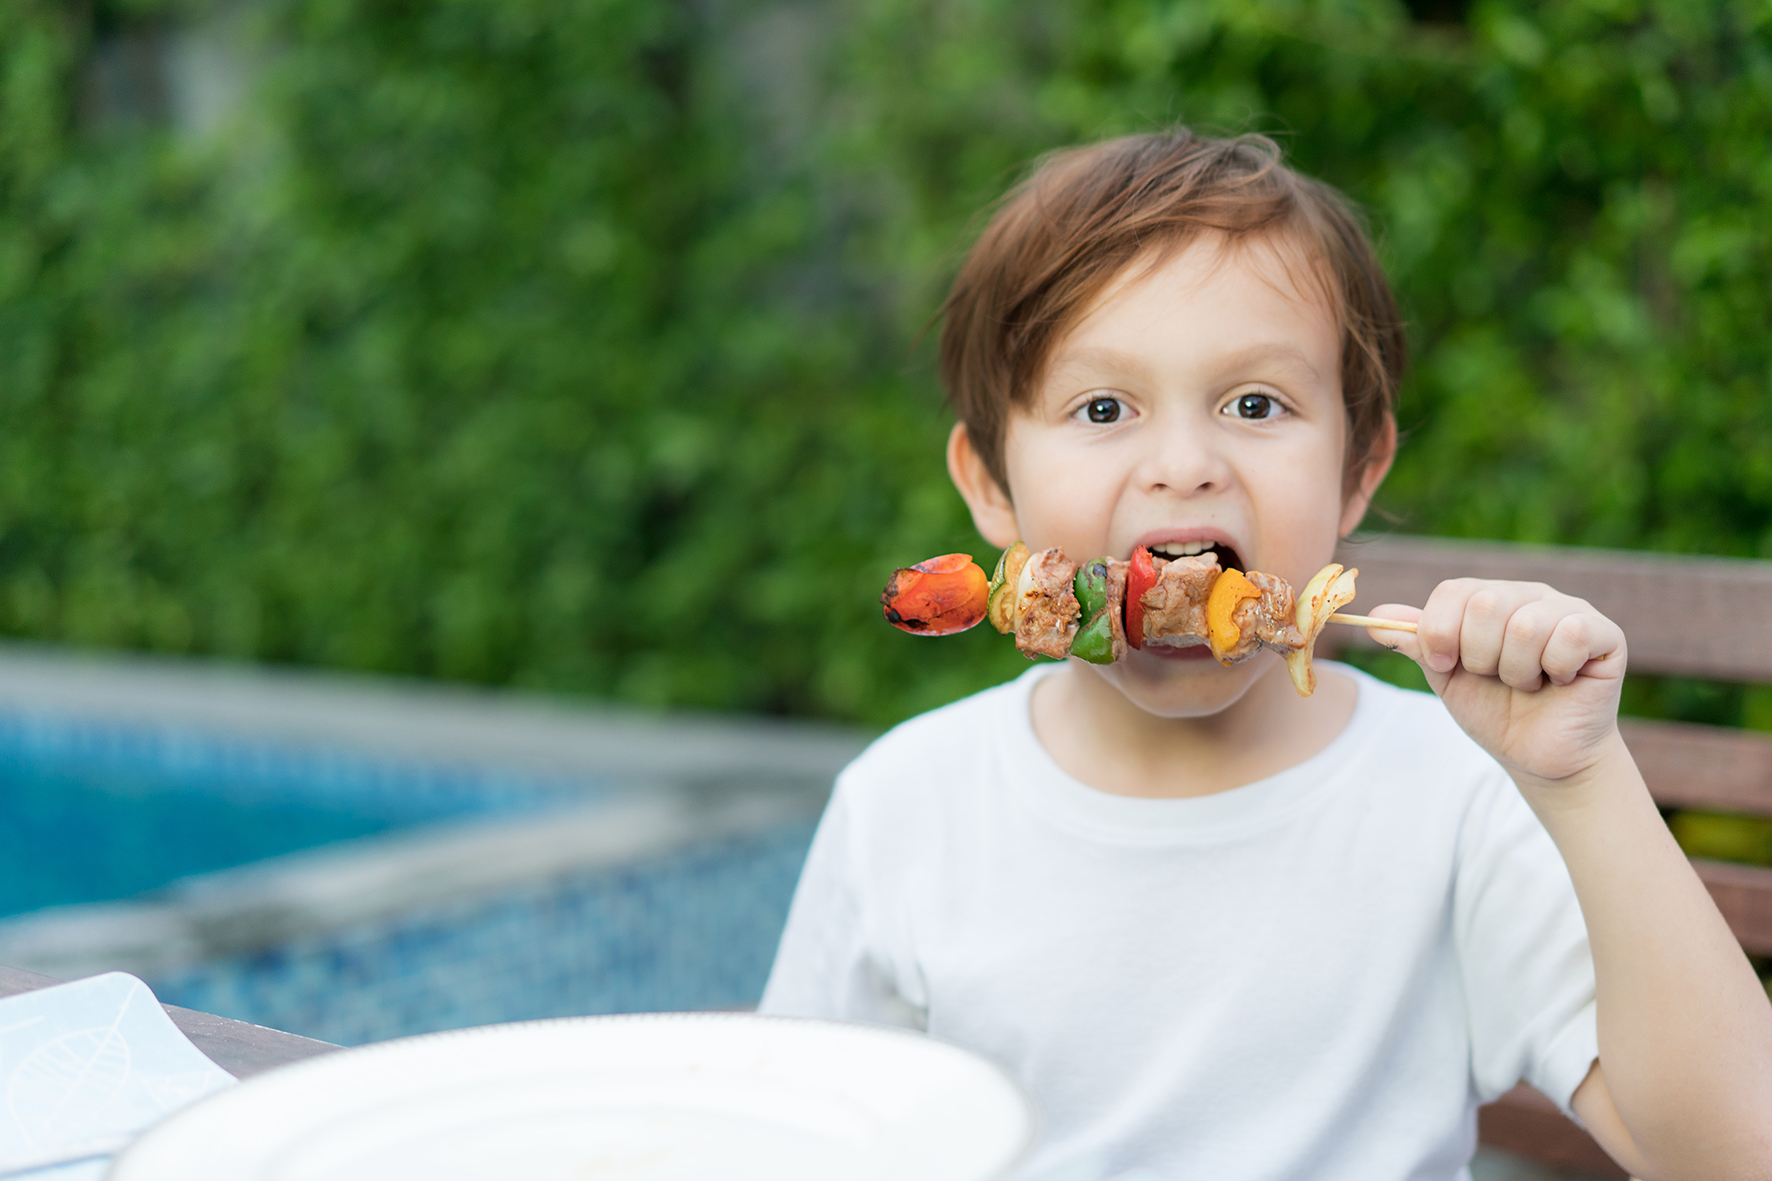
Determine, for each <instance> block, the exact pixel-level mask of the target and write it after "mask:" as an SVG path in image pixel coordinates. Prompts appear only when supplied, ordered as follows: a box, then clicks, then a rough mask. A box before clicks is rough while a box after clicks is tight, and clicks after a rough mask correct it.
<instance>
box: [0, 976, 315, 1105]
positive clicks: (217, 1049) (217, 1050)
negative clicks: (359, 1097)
mask: <svg viewBox="0 0 1772 1181" xmlns="http://www.w3.org/2000/svg"><path fill="white" fill-rule="evenodd" d="M60 983H62V982H61V981H60V980H57V979H55V978H54V977H53V976H39V975H38V974H37V973H35V972H25V971H21V970H20V969H18V968H7V967H0V997H7V996H14V995H16V994H18V993H21V992H32V991H34V990H36V989H39V988H48V987H49V986H50V985H52V984H60ZM162 1007H163V1008H164V1009H165V1010H166V1015H167V1016H169V1017H171V1018H172V1023H173V1024H174V1025H176V1026H178V1027H179V1028H180V1029H182V1030H183V1031H184V1034H185V1036H186V1037H188V1038H190V1039H191V1042H192V1044H193V1045H195V1046H196V1047H197V1048H198V1049H199V1050H202V1051H203V1052H204V1053H205V1054H206V1055H208V1056H209V1060H210V1061H211V1062H214V1063H215V1064H216V1065H217V1066H219V1067H221V1068H222V1069H223V1070H225V1071H227V1072H228V1073H229V1074H231V1075H233V1076H234V1077H235V1078H248V1077H250V1076H252V1075H255V1074H263V1073H264V1072H265V1071H267V1070H270V1069H272V1068H273V1067H277V1066H283V1065H286V1064H288V1063H290V1062H300V1061H301V1060H302V1059H303V1058H312V1057H314V1056H315V1055H317V1054H328V1053H331V1052H332V1051H333V1050H336V1049H339V1047H338V1046H335V1045H333V1044H332V1043H331V1042H317V1041H315V1040H314V1039H313V1038H306V1037H297V1036H296V1035H295V1034H293V1033H283V1032H280V1031H279V1030H275V1029H266V1028H265V1027H264V1026H262V1025H249V1024H247V1023H246V1022H244V1021H232V1020H229V1019H228V1018H226V1017H217V1016H214V1015H213V1014H210V1013H197V1012H194V1011H192V1010H190V1009H180V1008H178V1007H176V1006H174V1005H164V1006H162Z"/></svg>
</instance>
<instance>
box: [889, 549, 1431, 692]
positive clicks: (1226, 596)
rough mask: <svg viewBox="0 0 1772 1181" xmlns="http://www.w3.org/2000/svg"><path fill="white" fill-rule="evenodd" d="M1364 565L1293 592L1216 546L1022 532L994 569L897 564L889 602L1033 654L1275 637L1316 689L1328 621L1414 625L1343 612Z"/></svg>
mask: <svg viewBox="0 0 1772 1181" xmlns="http://www.w3.org/2000/svg"><path fill="white" fill-rule="evenodd" d="M1358 573H1359V571H1358V570H1350V569H1346V568H1344V567H1342V566H1341V565H1340V564H1338V563H1335V562H1331V563H1330V564H1329V565H1327V566H1325V567H1323V568H1322V569H1321V570H1319V571H1318V572H1317V573H1316V575H1315V576H1314V577H1312V578H1311V580H1310V581H1309V582H1307V583H1306V584H1305V586H1304V589H1303V590H1302V591H1300V592H1299V593H1297V594H1296V595H1295V594H1294V593H1293V590H1292V588H1291V586H1289V585H1288V584H1287V583H1286V580H1285V579H1283V578H1279V577H1276V576H1275V575H1272V574H1263V573H1261V572H1260V571H1257V570H1251V571H1249V572H1247V573H1245V572H1243V571H1241V570H1236V569H1232V568H1220V566H1219V564H1218V555H1217V554H1215V553H1213V552H1211V551H1210V550H1208V551H1206V552H1204V553H1199V554H1188V555H1182V556H1178V557H1166V556H1164V555H1159V554H1153V553H1152V552H1151V551H1150V550H1149V549H1147V548H1146V547H1144V546H1139V547H1138V548H1137V549H1136V550H1134V551H1133V553H1132V560H1131V561H1129V562H1122V561H1119V560H1118V559H1115V558H1097V559H1095V560H1093V561H1089V562H1084V563H1081V564H1079V563H1077V562H1074V561H1072V560H1071V559H1069V558H1068V557H1066V556H1065V554H1064V551H1062V550H1060V549H1056V548H1055V549H1045V550H1040V551H1038V552H1030V551H1029V550H1028V548H1027V546H1025V545H1023V544H1022V543H1021V542H1019V541H1018V542H1016V543H1015V544H1014V545H1012V546H1010V547H1009V548H1008V549H1006V550H1004V551H1003V555H1002V557H1001V558H999V559H998V560H997V569H996V572H995V573H994V574H992V575H991V576H990V577H989V578H986V577H985V573H984V570H983V569H982V568H980V567H979V566H978V565H976V564H975V563H974V562H973V561H972V557H971V555H970V554H944V555H942V556H941V557H938V558H930V559H929V560H928V561H926V562H919V563H917V564H916V565H915V566H910V567H906V568H903V569H900V570H897V571H894V572H893V575H892V578H891V579H890V580H889V581H888V582H887V583H886V589H885V591H884V592H883V593H882V594H881V596H880V604H881V608H882V610H883V611H884V613H885V616H886V621H887V622H888V623H890V624H892V625H893V626H894V627H896V628H899V629H900V630H902V631H907V632H911V633H913V634H916V635H927V636H946V635H953V634H955V633H957V632H962V631H966V630H967V629H968V628H972V627H975V626H977V625H978V624H979V623H981V622H983V621H984V620H985V619H989V620H990V621H991V625H992V626H993V627H995V628H996V629H997V630H998V631H1000V632H1002V633H1003V634H1005V635H1012V636H1014V637H1015V646H1016V647H1017V648H1018V649H1020V650H1021V652H1022V653H1023V654H1025V655H1026V656H1027V657H1028V659H1030V660H1031V659H1033V658H1034V657H1036V656H1050V657H1053V658H1054V659H1063V658H1064V657H1066V656H1076V657H1079V658H1081V659H1083V660H1087V661H1089V662H1090V663H1092V664H1112V663H1113V662H1114V661H1116V660H1121V659H1124V658H1125V655H1126V653H1127V651H1128V650H1130V649H1133V648H1144V647H1153V648H1154V647H1189V646H1192V645H1197V644H1205V645H1207V646H1208V647H1210V649H1211V651H1212V655H1213V656H1214V657H1215V658H1217V659H1218V661H1219V662H1220V663H1221V664H1224V665H1226V666H1227V667H1228V666H1230V665H1234V664H1239V663H1241V662H1242V661H1245V660H1247V659H1249V658H1250V657H1251V656H1254V655H1255V654H1256V653H1257V652H1259V651H1261V650H1262V649H1263V648H1266V649H1268V650H1270V651H1273V652H1275V653H1277V654H1279V655H1280V656H1282V657H1284V658H1285V661H1286V668H1287V671H1288V673H1290V675H1291V677H1292V684H1293V687H1294V688H1296V689H1297V690H1298V692H1299V694H1300V695H1301V696H1304V697H1309V696H1310V695H1311V693H1312V692H1314V691H1315V689H1316V686H1317V677H1316V673H1315V672H1314V671H1313V670H1312V668H1311V651H1312V649H1313V648H1314V647H1315V645H1316V640H1317V636H1318V635H1319V634H1320V633H1321V632H1322V630H1323V628H1324V627H1326V626H1327V625H1329V624H1331V623H1345V624H1350V625H1354V626H1360V627H1384V628H1392V629H1395V630H1399V631H1414V630H1415V625H1414V624H1413V623H1406V622H1403V621H1401V620H1392V619H1370V618H1368V617H1366V616H1363V615H1342V614H1340V613H1339V612H1340V608H1342V607H1343V606H1345V605H1346V604H1347V603H1348V602H1349V601H1350V600H1352V599H1353V597H1354V579H1355V576H1356V575H1358Z"/></svg>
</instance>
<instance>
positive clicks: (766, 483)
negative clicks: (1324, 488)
mask: <svg viewBox="0 0 1772 1181" xmlns="http://www.w3.org/2000/svg"><path fill="white" fill-rule="evenodd" d="M79 11H80V10H79V9H76V8H73V7H70V6H66V5H61V4H54V3H50V2H49V0H0V422H3V424H4V430H3V431H0V631H3V632H5V633H7V634H13V635H21V636H33V637H42V638H47V639H57V640H67V641H72V642H75V643H81V644H91V645H105V646H122V647H136V648H145V649H154V650H164V651H191V652H208V653H218V654H223V655H228V656H236V657H245V658H252V659H262V660H273V661H284V662H295V663H305V664H317V665H329V666H336V667H346V668H361V669H374V670H383V671H391V672H402V673H413V674H420V675H426V676H439V677H448V678H457V679H465V680H473V681H480V682H488V683H514V684H522V685H531V686H539V687H547V688H554V689H562V690H568V691H576V692H584V693H590V694H596V695H603V696H609V697H615V698H620V699H625V700H631V701H636V702H643V703H673V704H680V705H691V706H712V707H739V708H746V709H764V710H774V711H785V712H794V713H802V714H818V715H826V716H834V717H843V718H861V719H867V720H871V721H876V722H879V721H888V720H892V719H894V718H897V717H901V716H903V715H905V714H906V713H908V712H910V711H912V710H915V709H918V708H923V707H926V706H928V705H930V704H933V703H936V702H939V701H942V700H946V699H949V698H951V697H953V696H955V695H957V694H959V693H961V692H963V691H965V690H967V689H969V688H972V687H975V686H978V685H982V684H985V683H989V682H991V681H994V680H998V679H1001V678H1003V677H1004V676H1007V675H1010V674H1012V673H1013V672H1014V671H1015V669H1016V668H1018V667H1020V662H1019V660H1018V658H1017V657H1015V656H1014V654H1013V653H1012V652H1007V651H1005V646H1004V645H1002V644H1001V643H1000V642H997V643H993V642H992V640H993V639H994V638H995V637H993V636H987V635H979V634H974V635H969V636H967V637H962V638H959V639H955V640H950V641H944V642H943V643H940V644H935V643H929V642H926V641H921V640H917V639H913V638H910V637H905V636H901V635H899V634H897V633H895V632H892V631H891V630H890V629H887V628H885V627H884V625H883V624H881V623H880V622H879V621H878V615H877V607H876V605H875V601H874V600H875V596H876V595H877V593H878V587H879V584H880V583H881V582H882V581H883V576H884V574H885V573H886V571H887V570H888V569H889V568H890V567H891V566H893V565H897V564H900V563H903V562H905V561H909V560H914V559H916V558H919V557H922V556H926V555H928V554H930V553H934V552H941V551H943V550H947V549H956V548H969V549H974V550H981V549H982V548H983V547H982V545H981V544H980V543H979V542H978V541H977V539H976V538H975V537H973V536H972V535H971V533H970V530H969V527H968V524H967V522H966V519H965V516H964V514H963V512H962V510H961V508H960V506H959V504H958V502H957V499H956V497H955V496H954V495H953V493H952V492H951V491H950V490H949V489H948V488H947V486H946V481H945V476H944V474H943V471H942V466H941V458H940V444H941V440H942V438H943V436H944V433H945V431H946V426H947V423H946V419H945V417H944V413H943V411H942V409H941V406H940V400H939V394H938V392H937V390H936V388H935V385H934V382H933V377H932V371H931V365H930V360H929V354H930V349H929V343H928V341H927V339H919V336H918V334H919V330H920V329H921V328H922V327H923V324H924V321H925V320H926V318H927V317H928V315H929V313H930V311H931V310H932V309H933V308H934V306H935V304H936V302H937V301H938V299H939V296H940V292H941V290H942V285H943V282H944V280H945V279H946V277H947V276H948V275H950V274H951V273H952V269H953V267H954V265H955V263H956V260H957V258H958V256H959V253H960V252H961V251H962V250H963V249H964V246H965V243H966V241H967V238H968V235H969V233H971V232H972V231H973V229H974V227H975V226H976V221H975V217H974V215H975V213H976V211H977V210H979V209H980V208H981V207H982V206H983V205H985V204H986V203H987V202H988V201H989V200H990V199H991V198H992V197H994V196H995V195H996V194H997V193H999V192H1000V191H1001V190H1002V188H1003V187H1004V186H1005V185H1006V184H1007V183H1008V182H1009V181H1010V180H1012V179H1013V177H1014V176H1015V175H1016V174H1017V172H1018V170H1019V169H1020V168H1021V167H1022V166H1023V165H1024V164H1025V162H1026V161H1027V160H1028V159H1029V158H1031V157H1032V156H1033V155H1035V154H1037V153H1038V152H1040V151H1042V150H1045V149H1047V148H1049V147H1052V146H1055V145H1059V144H1064V143H1069V142H1074V141H1077V140H1080V139H1090V138H1095V137H1098V136H1102V135H1106V134H1112V133H1115V132H1119V131H1123V130H1132V129H1144V128H1149V127H1152V126H1157V125H1161V124H1163V123H1165V122H1167V121H1169V120H1173V119H1181V120H1185V121H1187V122H1190V123H1192V124H1194V125H1196V126H1201V127H1205V128H1211V129H1219V130H1229V131H1235V130H1242V129H1246V128H1254V129H1260V130H1266V131H1269V132H1272V133H1274V134H1277V135H1279V136H1281V138H1282V139H1283V140H1284V142H1285V143H1286V144H1287V145H1288V147H1289V150H1290V151H1291V152H1292V154H1293V156H1294V158H1295V159H1296V161H1297V162H1298V163H1299V164H1301V165H1302V166H1303V167H1304V168H1306V169H1307V170H1309V171H1311V172H1314V173H1316V174H1319V175H1322V176H1324V177H1326V178H1327V179H1329V180H1331V181H1333V182H1335V183H1337V184H1339V185H1341V186H1342V187H1344V188H1345V189H1347V190H1348V191H1349V192H1350V193H1352V194H1353V195H1354V196H1355V197H1356V198H1357V199H1359V200H1360V201H1361V202H1363V203H1364V204H1365V205H1366V206H1367V208H1368V209H1369V210H1370V211H1371V214H1372V217H1373V220H1374V223H1375V226H1376V227H1377V230H1378V233H1379V235H1380V238H1381V240H1382V243H1383V248H1384V250H1385V253H1386V256H1387V259H1388V260H1389V264H1390V266H1391V269H1392V274H1393V276H1394V278H1395V280H1396V282H1397V285H1398V287H1399V289H1400V291H1401V293H1402V296H1403V299H1404V302H1405V305H1406V307H1407V309H1408V312H1409V315H1410V317H1411V320H1412V324H1413V329H1414V344H1415V348H1416V350H1417V356H1418V365H1417V368H1416V371H1415V375H1414V377H1413V379H1412V381H1411V383H1410V385H1409V387H1408V389H1407V391H1406V396H1405V414H1404V418H1405V423H1406V426H1407V427H1408V429H1409V431H1410V440H1409V442H1408V444H1407V447H1406V449H1405V453H1404V456H1403V458H1402V460H1401V461H1400V462H1399V464H1398V467H1397V470H1396V474H1395V475H1394V476H1393V477H1392V480H1391V483H1390V485H1389V486H1388V489H1387V491H1386V493H1385V496H1384V501H1383V503H1384V507H1385V508H1386V509H1387V510H1388V511H1389V512H1390V513H1392V514H1394V515H1395V516H1396V517H1397V518H1399V519H1400V520H1401V522H1402V525H1403V527H1405V528H1407V529H1410V530H1415V531H1431V532H1443V533H1450V534H1465V535H1473V536H1487V537H1504V538H1519V539H1528V540H1543V541H1562V542H1574V543H1588V544H1605V545H1620V546H1629V547H1649V548H1663V549H1674V550H1702V551H1709V552H1720V553H1739V554H1761V555H1768V556H1772V398H1769V397H1768V394H1769V393H1772V331H1769V330H1768V325H1769V324H1772V278H1769V276H1772V228H1769V227H1772V217H1768V210H1772V143H1769V142H1768V135H1767V131H1768V129H1769V128H1772V10H1768V9H1767V8H1766V7H1765V5H1764V4H1760V3H1753V4H1750V3H1723V2H1707V0H1683V2H1680V3H1662V4H1650V3H1633V2H1630V0H1562V2H1552V3H1545V4H1528V3H1524V2H1523V0H1520V2H1513V3H1478V4H1476V5H1474V6H1473V7H1472V9H1471V12H1470V16H1469V19H1468V21H1467V23H1466V25H1465V26H1447V25H1431V26H1430V25H1419V24H1415V23H1412V22H1411V21H1410V20H1409V18H1408V16H1407V14H1406V12H1405V11H1404V9H1403V8H1402V7H1401V6H1400V5H1397V4H1394V3H1384V2H1380V0H1340V2H1330V0H1322V2H1318V3H1306V2H1303V0H1291V2H1282V0H1263V2H1251V0H1198V2H1193V3H1175V2H1169V3H1154V2H1137V0H1076V2H1073V3H1052V2H1050V0H853V2H852V3H849V4H844V5H823V6H813V5H806V4H790V3H762V2H761V0H728V2H727V3H725V4H721V5H705V4H692V3H688V2H687V0H685V2H683V3H679V4H670V3H664V2H661V0H429V2H404V3H395V2H393V0H267V2H266V4H265V5H264V6H263V7H262V10H261V11H260V16H259V19H260V21H261V23H262V26H263V27H262V29H261V30H260V33H261V35H262V37H263V40H264V45H265V48H264V49H263V50H262V52H263V54H264V55H265V57H264V61H265V63H266V64H265V68H264V69H263V71H262V74H263V76H264V82H263V85H262V88H261V89H260V90H259V91H258V92H257V94H256V97H255V101H254V103H253V104H252V106H251V108H250V109H249V110H248V111H247V112H246V113H245V114H244V115H243V116H242V117H241V118H240V119H239V120H238V121H237V122H236V123H235V125H234V126H233V127H232V129H231V130H230V131H229V132H228V133H227V134H226V135H224V136H221V137H219V138H217V137H211V138H207V139H198V140H193V139H191V138H190V137H188V136H186V137H181V136H179V135H176V134H173V133H172V132H170V131H168V130H167V129H166V128H165V127H160V126H155V125H152V124H143V123H141V122H139V121H138V122H121V123H119V122H116V121H112V122H110V123H106V122H104V121H94V120H92V119H90V118H82V117H81V116H80V114H79V110H78V106H77V103H76V97H77V96H78V94H79V93H80V87H79V85H78V84H77V81H78V78H79V77H80V72H81V69H82V62H83V61H85V60H86V59H87V58H88V56H89V55H90V53H91V52H92V44H93V37H94V36H95V26H94V21H97V22H101V23H102V24H104V25H106V27H121V28H124V29H128V28H131V27H135V26H136V25H139V24H141V23H143V22H148V23H152V22H155V21H160V22H166V21H172V22H175V23H176V22H177V21H180V20H187V19H193V18H194V16H200V15H201V13H200V12H198V11H197V10H194V9H189V8H176V7H171V8H169V7H167V6H166V5H164V4H153V3H146V2H138V3H137V4H135V5H133V6H130V7H125V8H119V7H117V6H115V5H113V6H110V7H106V6H103V5H101V6H99V8H98V9H97V10H96V12H97V14H98V15H97V16H96V17H94V16H91V15H90V14H89V15H88V16H86V17H78V16H76V15H71V14H76V13H78V12H79Z"/></svg>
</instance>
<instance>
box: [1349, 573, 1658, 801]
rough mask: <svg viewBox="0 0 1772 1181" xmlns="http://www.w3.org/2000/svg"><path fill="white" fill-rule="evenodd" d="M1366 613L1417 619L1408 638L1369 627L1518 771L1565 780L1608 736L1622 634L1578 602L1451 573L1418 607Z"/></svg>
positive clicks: (1614, 727) (1611, 737)
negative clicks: (1418, 669)
mask: <svg viewBox="0 0 1772 1181" xmlns="http://www.w3.org/2000/svg"><path fill="white" fill-rule="evenodd" d="M1373 614H1374V615H1376V616H1378V617H1380V618H1389V619H1411V618H1413V619H1416V620H1417V622H1418V625H1419V628H1420V630H1419V632H1418V633H1417V634H1416V635H1410V634H1409V633H1408V632H1398V631H1388V630H1387V631H1379V630H1369V631H1368V633H1367V634H1368V635H1370V636H1371V637H1372V638H1373V639H1374V640H1376V641H1377V642H1379V643H1380V644H1383V645H1384V646H1385V647H1387V648H1393V649H1395V650H1396V651H1398V652H1401V653H1403V655H1405V656H1407V657H1409V658H1410V659H1411V660H1413V661H1415V663H1417V664H1419V665H1420V666H1421V670H1422V672H1424V673H1426V674H1427V683H1428V685H1429V686H1430V687H1432V689H1433V691H1434V692H1435V693H1437V694H1438V695H1439V697H1440V700H1442V701H1444V702H1445V703H1446V708H1447V710H1448V711H1450V712H1451V714H1452V717H1453V719H1454V720H1455V721H1457V723H1458V724H1459V725H1460V726H1462V727H1463V728H1464V731H1465V733H1467V734H1469V735H1470V736H1471V737H1472V738H1474V739H1476V740H1477V743H1478V744H1479V745H1481V746H1482V747H1483V749H1485V750H1487V751H1488V752H1489V753H1490V754H1492V755H1494V756H1495V758H1496V759H1498V760H1499V761H1500V762H1501V763H1502V765H1503V766H1505V767H1507V768H1508V770H1509V771H1511V772H1514V773H1515V774H1516V775H1518V774H1522V773H1523V774H1525V775H1528V776H1531V777H1534V778H1537V779H1542V780H1553V781H1554V780H1564V779H1568V778H1569V777H1570V776H1573V775H1579V774H1581V773H1582V772H1584V771H1586V770H1587V769H1588V768H1589V767H1591V766H1593V764H1594V763H1596V762H1597V761H1598V760H1599V758H1600V756H1601V755H1602V754H1603V753H1605V751H1606V749H1607V747H1608V745H1609V744H1610V743H1612V742H1613V741H1615V740H1616V736H1617V733H1618V695H1619V690H1620V687H1621V686H1622V685H1623V684H1624V665H1625V645H1624V632H1623V631H1622V630H1620V628H1619V626H1618V625H1617V624H1615V623H1613V622H1612V621H1611V620H1610V619H1607V618H1606V617H1605V616H1604V615H1601V614H1600V613H1599V612H1598V611H1595V610H1594V609H1593V607H1592V606H1591V605H1589V604H1588V603H1587V602H1586V601H1585V600H1582V599H1576V598H1571V597H1570V596H1569V595H1565V594H1561V593H1559V592H1558V591H1555V590H1552V589H1551V588H1550V587H1548V586H1545V585H1544V584H1543V583H1539V582H1492V581H1486V580H1483V579H1476V578H1457V579H1453V580H1451V581H1450V582H1442V583H1441V584H1440V585H1439V586H1438V587H1436V588H1435V590H1434V593H1433V594H1432V595H1430V596H1428V600H1427V606H1425V607H1424V608H1422V609H1421V610H1419V611H1417V610H1415V609H1414V608H1412V607H1399V606H1396V605H1395V604H1387V605H1385V606H1383V607H1380V608H1379V609H1378V610H1377V611H1375V612H1373Z"/></svg>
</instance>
